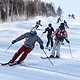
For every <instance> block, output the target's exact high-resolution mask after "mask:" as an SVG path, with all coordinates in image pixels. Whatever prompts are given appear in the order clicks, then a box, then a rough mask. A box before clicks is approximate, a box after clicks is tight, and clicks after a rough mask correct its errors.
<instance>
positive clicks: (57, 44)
mask: <svg viewBox="0 0 80 80" xmlns="http://www.w3.org/2000/svg"><path fill="white" fill-rule="evenodd" d="M60 46H61V41H57V40H55V42H54V45H53V48H52V52H51V55H53V56H54V57H55V52H56V56H58V57H60Z"/></svg>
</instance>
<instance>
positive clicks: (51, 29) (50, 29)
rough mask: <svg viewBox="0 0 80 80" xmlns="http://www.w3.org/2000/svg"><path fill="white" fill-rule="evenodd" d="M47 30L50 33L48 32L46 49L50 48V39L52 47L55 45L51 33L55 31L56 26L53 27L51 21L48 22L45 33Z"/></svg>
mask: <svg viewBox="0 0 80 80" xmlns="http://www.w3.org/2000/svg"><path fill="white" fill-rule="evenodd" d="M46 32H48V34H47V39H48V41H47V44H46V49H48V46H49V43H50V41H51V48H52V47H53V38H51V35H52V32H54V28H53V27H52V24H51V23H49V24H48V27H47V28H46V29H45V31H44V32H43V33H46Z"/></svg>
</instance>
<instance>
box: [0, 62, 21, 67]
mask: <svg viewBox="0 0 80 80" xmlns="http://www.w3.org/2000/svg"><path fill="white" fill-rule="evenodd" d="M20 64H22V63H20ZM0 65H2V66H6V65H9V66H10V67H12V66H15V65H18V63H17V62H14V63H13V64H12V63H0Z"/></svg>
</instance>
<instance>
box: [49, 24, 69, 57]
mask: <svg viewBox="0 0 80 80" xmlns="http://www.w3.org/2000/svg"><path fill="white" fill-rule="evenodd" d="M53 36H55V39H54V40H55V42H54V46H53V48H52V52H51V55H50V58H54V57H55V50H56V49H57V51H56V58H60V46H61V43H62V42H63V41H64V39H65V40H66V42H67V43H68V44H69V43H70V41H69V40H68V39H67V36H68V34H67V31H66V30H65V28H64V23H61V24H60V26H59V28H58V29H56V30H55V31H54V34H53V35H51V37H53Z"/></svg>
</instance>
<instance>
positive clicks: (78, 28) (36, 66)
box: [0, 17, 80, 80]
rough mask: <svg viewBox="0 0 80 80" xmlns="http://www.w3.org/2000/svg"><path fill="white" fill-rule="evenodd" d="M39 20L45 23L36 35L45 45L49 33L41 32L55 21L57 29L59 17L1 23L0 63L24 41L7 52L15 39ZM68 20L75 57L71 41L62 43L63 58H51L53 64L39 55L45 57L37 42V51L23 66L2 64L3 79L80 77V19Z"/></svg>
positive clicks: (0, 76) (68, 79) (0, 78)
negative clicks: (57, 18)
mask: <svg viewBox="0 0 80 80" xmlns="http://www.w3.org/2000/svg"><path fill="white" fill-rule="evenodd" d="M38 19H41V20H42V25H43V26H42V27H39V29H40V30H37V34H38V35H39V36H40V37H41V39H42V40H43V41H44V46H45V45H46V42H47V38H46V34H43V36H41V34H42V32H43V31H44V29H45V28H46V27H47V26H48V23H52V24H53V27H54V29H56V28H58V26H59V24H56V18H52V17H49V18H44V17H37V18H36V19H34V20H29V21H16V22H11V23H10V22H9V23H2V24H0V63H1V62H8V61H9V60H10V59H11V58H12V57H13V55H14V54H15V52H16V51H17V50H18V49H19V48H20V47H21V45H22V44H23V42H24V40H22V41H19V42H17V43H16V44H14V45H12V46H11V47H10V49H9V50H8V51H7V52H5V50H6V49H7V48H8V46H9V45H10V44H11V42H12V40H14V39H15V38H17V37H18V36H20V35H21V34H24V33H25V32H29V31H30V29H31V27H34V25H35V22H36V21H37V20H38ZM66 21H67V22H68V25H69V27H70V28H69V29H66V30H67V31H68V38H69V40H70V42H71V43H70V48H71V52H72V56H73V58H71V54H70V48H69V44H67V43H66V42H65V45H62V46H61V59H51V61H52V63H53V64H54V65H55V66H54V67H53V66H52V65H51V63H50V62H49V60H48V59H45V60H44V59H41V58H40V57H41V56H43V57H45V54H44V52H43V51H42V50H41V49H40V48H39V44H38V43H36V45H35V48H34V50H33V51H32V52H31V53H30V54H29V55H28V56H27V58H26V59H25V61H24V63H23V64H22V65H16V66H13V67H9V66H8V65H7V66H1V65H0V80H80V49H79V48H80V42H79V41H80V23H79V20H78V21H77V20H72V19H67V18H66ZM45 51H46V53H47V55H50V54H51V51H48V50H46V49H45Z"/></svg>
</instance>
